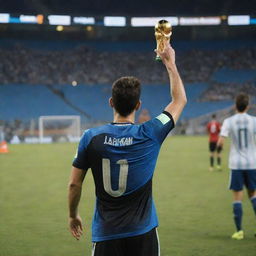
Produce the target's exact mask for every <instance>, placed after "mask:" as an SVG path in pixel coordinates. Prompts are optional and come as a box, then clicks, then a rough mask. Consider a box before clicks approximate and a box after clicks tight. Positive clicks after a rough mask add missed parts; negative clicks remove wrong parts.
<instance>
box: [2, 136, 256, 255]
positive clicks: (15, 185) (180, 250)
mask: <svg viewBox="0 0 256 256" xmlns="http://www.w3.org/2000/svg"><path fill="white" fill-rule="evenodd" d="M9 147H10V153H9V154H7V155H0V212H1V218H0V256H80V255H86V256H87V255H88V256H89V255H91V242H90V239H91V233H90V226H91V218H92V214H93V208H94V185H93V180H92V176H91V174H90V172H89V173H88V175H87V177H86V181H85V184H84V188H83V196H82V201H81V206H80V214H81V216H82V218H83V221H84V225H85V228H84V235H83V237H82V239H81V240H80V241H76V240H75V239H73V237H72V236H71V235H70V234H69V231H68V227H67V199H66V198H67V182H68V178H69V173H70V166H71V161H72V158H73V156H74V154H75V149H76V145H75V144H53V145H11V146H9ZM207 150H208V141H207V138H206V137H179V136H174V137H170V138H168V139H167V140H166V141H165V142H164V144H163V147H162V150H161V153H160V156H159V159H158V164H157V167H156V172H155V176H154V189H153V190H154V198H155V202H156V205H157V210H158V215H159V221H160V227H159V236H160V242H161V255H162V256H172V255H175V256H208V255H209V256H229V255H232V256H255V254H256V238H254V237H253V234H254V231H256V220H255V216H254V213H253V210H252V207H251V205H250V202H249V201H248V200H245V201H244V221H243V226H244V231H245V239H244V240H242V241H233V240H231V239H230V235H231V234H232V233H233V232H234V230H235V228H234V225H233V219H232V209H231V203H232V197H231V192H230V191H228V189H227V186H228V179H229V178H228V177H229V171H228V169H227V155H228V146H226V147H225V150H224V154H223V158H224V161H223V163H224V164H223V166H224V170H223V171H222V172H218V171H214V172H212V173H210V172H209V171H208V161H209V160H208V151H207Z"/></svg>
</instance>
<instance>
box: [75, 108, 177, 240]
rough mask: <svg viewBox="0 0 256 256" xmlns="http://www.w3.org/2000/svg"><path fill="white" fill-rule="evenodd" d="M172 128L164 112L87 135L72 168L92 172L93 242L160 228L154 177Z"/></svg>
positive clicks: (97, 129)
mask: <svg viewBox="0 0 256 256" xmlns="http://www.w3.org/2000/svg"><path fill="white" fill-rule="evenodd" d="M173 127H174V122H173V119H172V116H171V115H170V114H169V113H168V112H163V113H162V114H160V115H159V116H158V117H156V118H153V119H152V120H151V121H148V122H146V123H144V124H142V125H134V124H132V123H111V124H107V125H105V126H102V127H99V128H94V129H89V130H87V131H86V132H85V133H84V135H83V137H82V139H81V142H80V146H79V149H78V154H77V157H76V158H75V160H74V162H73V166H75V167H76V168H79V169H83V170H87V169H88V168H91V169H92V174H93V177H94V182H95V187H96V197H97V201H96V208H95V214H94V220H93V226H92V241H93V242H100V241H105V240H110V239H119V238H124V237H129V236H136V235H140V234H144V233H146V232H148V231H150V230H152V229H153V228H155V227H156V226H158V220H157V215H156V210H155V205H154V202H153V200H152V178H153V173H154V169H155V165H156V160H157V157H158V153H159V150H160V146H161V144H162V142H163V140H164V139H165V137H166V136H167V134H168V133H169V132H170V130H171V129H172V128H173Z"/></svg>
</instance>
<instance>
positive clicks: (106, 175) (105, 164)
mask: <svg viewBox="0 0 256 256" xmlns="http://www.w3.org/2000/svg"><path fill="white" fill-rule="evenodd" d="M116 163H117V164H119V165H120V173H119V184H118V189H117V190H113V189H112V186H111V170H110V160H109V159H107V158H103V159H102V171H103V185H104V189H105V191H106V192H107V193H108V194H109V195H111V196H113V197H119V196H121V195H122V194H123V193H124V192H125V190H126V185H127V176H128V162H127V160H126V159H122V160H118V161H117V162H116Z"/></svg>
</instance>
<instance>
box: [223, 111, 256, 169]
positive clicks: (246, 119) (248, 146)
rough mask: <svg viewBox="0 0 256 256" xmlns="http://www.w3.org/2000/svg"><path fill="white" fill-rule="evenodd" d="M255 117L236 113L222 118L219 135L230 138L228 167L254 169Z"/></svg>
mask: <svg viewBox="0 0 256 256" xmlns="http://www.w3.org/2000/svg"><path fill="white" fill-rule="evenodd" d="M255 134H256V117H254V116H251V115H248V114H247V113H237V114H235V115H233V116H231V117H229V118H227V119H225V120H224V122H223V125H222V128H221V133H220V135H221V136H224V137H228V136H229V137H230V138H231V146H230V153H229V168H230V169H232V170H250V169H256V139H255Z"/></svg>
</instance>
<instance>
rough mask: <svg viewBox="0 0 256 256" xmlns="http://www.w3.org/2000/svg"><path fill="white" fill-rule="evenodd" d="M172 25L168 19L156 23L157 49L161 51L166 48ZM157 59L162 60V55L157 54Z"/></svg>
mask: <svg viewBox="0 0 256 256" xmlns="http://www.w3.org/2000/svg"><path fill="white" fill-rule="evenodd" d="M171 35H172V26H171V24H170V22H168V21H167V20H160V21H158V22H157V24H156V25H155V37H156V49H157V50H158V51H160V52H162V51H163V50H164V45H165V42H166V41H168V42H170V38H171ZM156 61H161V57H160V56H159V55H156Z"/></svg>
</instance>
